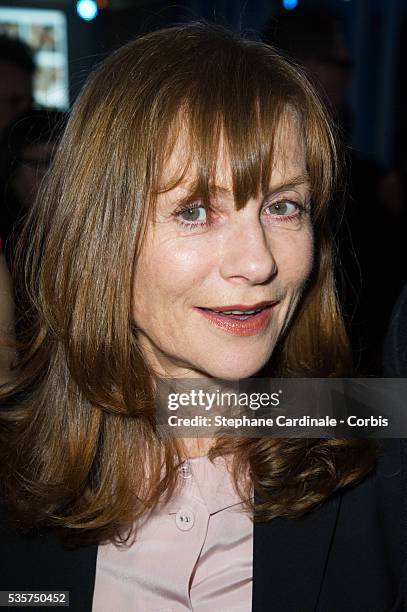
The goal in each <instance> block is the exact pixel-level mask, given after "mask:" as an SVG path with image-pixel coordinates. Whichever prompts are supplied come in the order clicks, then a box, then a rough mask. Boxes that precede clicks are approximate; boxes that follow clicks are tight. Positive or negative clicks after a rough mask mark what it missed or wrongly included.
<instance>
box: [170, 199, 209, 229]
mask: <svg viewBox="0 0 407 612" xmlns="http://www.w3.org/2000/svg"><path fill="white" fill-rule="evenodd" d="M176 217H177V219H178V220H179V222H180V223H181V224H182V225H184V226H187V227H192V228H193V227H196V226H197V225H205V224H206V223H207V221H208V219H207V212H206V209H205V206H202V205H199V204H197V205H195V206H193V205H190V206H187V207H185V208H183V209H182V210H178V211H177V212H176Z"/></svg>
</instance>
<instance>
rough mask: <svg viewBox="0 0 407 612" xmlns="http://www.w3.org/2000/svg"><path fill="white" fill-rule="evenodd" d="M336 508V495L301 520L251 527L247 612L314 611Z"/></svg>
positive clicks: (338, 507) (279, 520)
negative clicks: (250, 591)
mask: <svg viewBox="0 0 407 612" xmlns="http://www.w3.org/2000/svg"><path fill="white" fill-rule="evenodd" d="M255 498H256V499H257V495H256V496H255ZM340 503H341V494H340V493H338V494H335V495H333V496H332V497H331V498H330V499H329V500H327V501H326V502H325V503H324V504H322V505H321V506H320V507H318V508H316V509H315V510H313V511H311V512H309V513H308V514H306V515H305V516H304V517H302V518H299V519H285V518H277V519H274V520H272V521H271V522H269V523H255V524H254V541H253V608H252V612H266V611H269V610H272V611H273V612H287V611H288V610H301V612H312V611H314V610H316V607H317V605H318V597H319V593H320V590H321V587H322V582H323V578H324V571H325V568H326V564H327V561H328V557H329V551H330V546H331V542H332V538H333V535H334V532H335V526H336V523H337V518H338V514H339V510H340Z"/></svg>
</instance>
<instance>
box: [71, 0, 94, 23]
mask: <svg viewBox="0 0 407 612" xmlns="http://www.w3.org/2000/svg"><path fill="white" fill-rule="evenodd" d="M76 12H77V13H78V15H79V17H81V18H82V19H85V21H92V19H95V17H96V16H97V14H98V5H97V4H96V2H95V1H94V0H78V2H77V3H76Z"/></svg>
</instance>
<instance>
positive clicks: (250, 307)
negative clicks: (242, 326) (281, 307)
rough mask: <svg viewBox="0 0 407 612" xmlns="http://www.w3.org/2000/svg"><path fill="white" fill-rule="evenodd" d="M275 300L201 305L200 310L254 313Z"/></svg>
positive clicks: (225, 312) (272, 303)
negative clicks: (225, 304) (227, 304)
mask: <svg viewBox="0 0 407 612" xmlns="http://www.w3.org/2000/svg"><path fill="white" fill-rule="evenodd" d="M275 303H276V302H275V301H270V300H264V301H262V302H257V303H256V304H246V305H244V304H230V305H229V306H211V307H205V308H204V307H201V308H202V310H209V311H211V312H219V313H223V314H241V315H244V314H247V315H250V314H254V313H255V312H257V311H260V310H264V308H268V307H269V306H273V305H274V304H275Z"/></svg>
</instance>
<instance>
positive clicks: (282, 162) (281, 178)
mask: <svg viewBox="0 0 407 612" xmlns="http://www.w3.org/2000/svg"><path fill="white" fill-rule="evenodd" d="M214 145H215V146H214V147H213V148H214V151H215V153H216V159H215V160H213V161H214V172H213V175H212V176H211V177H209V183H212V184H214V185H216V186H220V187H224V188H226V189H228V190H231V189H232V185H233V170H232V165H233V164H232V161H233V162H234V166H235V167H236V165H237V166H238V165H239V160H231V155H230V148H229V146H228V143H227V141H226V138H225V137H224V134H223V133H222V134H221V137H220V138H219V139H218V143H217V144H216V143H214ZM272 149H273V154H272V162H271V167H270V168H269V175H270V183H271V184H275V183H282V182H285V181H286V182H289V181H290V180H291V179H293V178H297V177H298V176H304V175H306V174H307V162H306V150H305V143H304V137H303V134H302V130H301V128H300V126H299V121H298V119H297V118H296V116H295V115H294V114H293V113H290V114H287V116H286V117H283V118H282V119H281V120H280V121H279V123H278V126H277V129H276V130H275V133H274V135H273V144H272ZM249 153H250V152H249ZM253 155H256V152H253ZM246 157H247V152H246ZM258 157H259V159H260V156H258ZM236 161H237V164H236ZM198 167H199V159H196V156H194V155H193V153H192V147H191V137H190V135H189V133H188V130H187V129H185V128H183V129H182V128H181V129H180V130H179V132H178V134H176V136H175V138H174V135H173V141H172V147H171V148H170V150H169V151H168V154H167V157H166V159H165V161H164V163H163V168H162V172H161V177H160V186H159V191H169V190H171V189H173V188H175V187H177V186H178V185H180V184H182V185H184V184H193V183H195V182H196V179H197V175H198V171H199V170H198Z"/></svg>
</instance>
